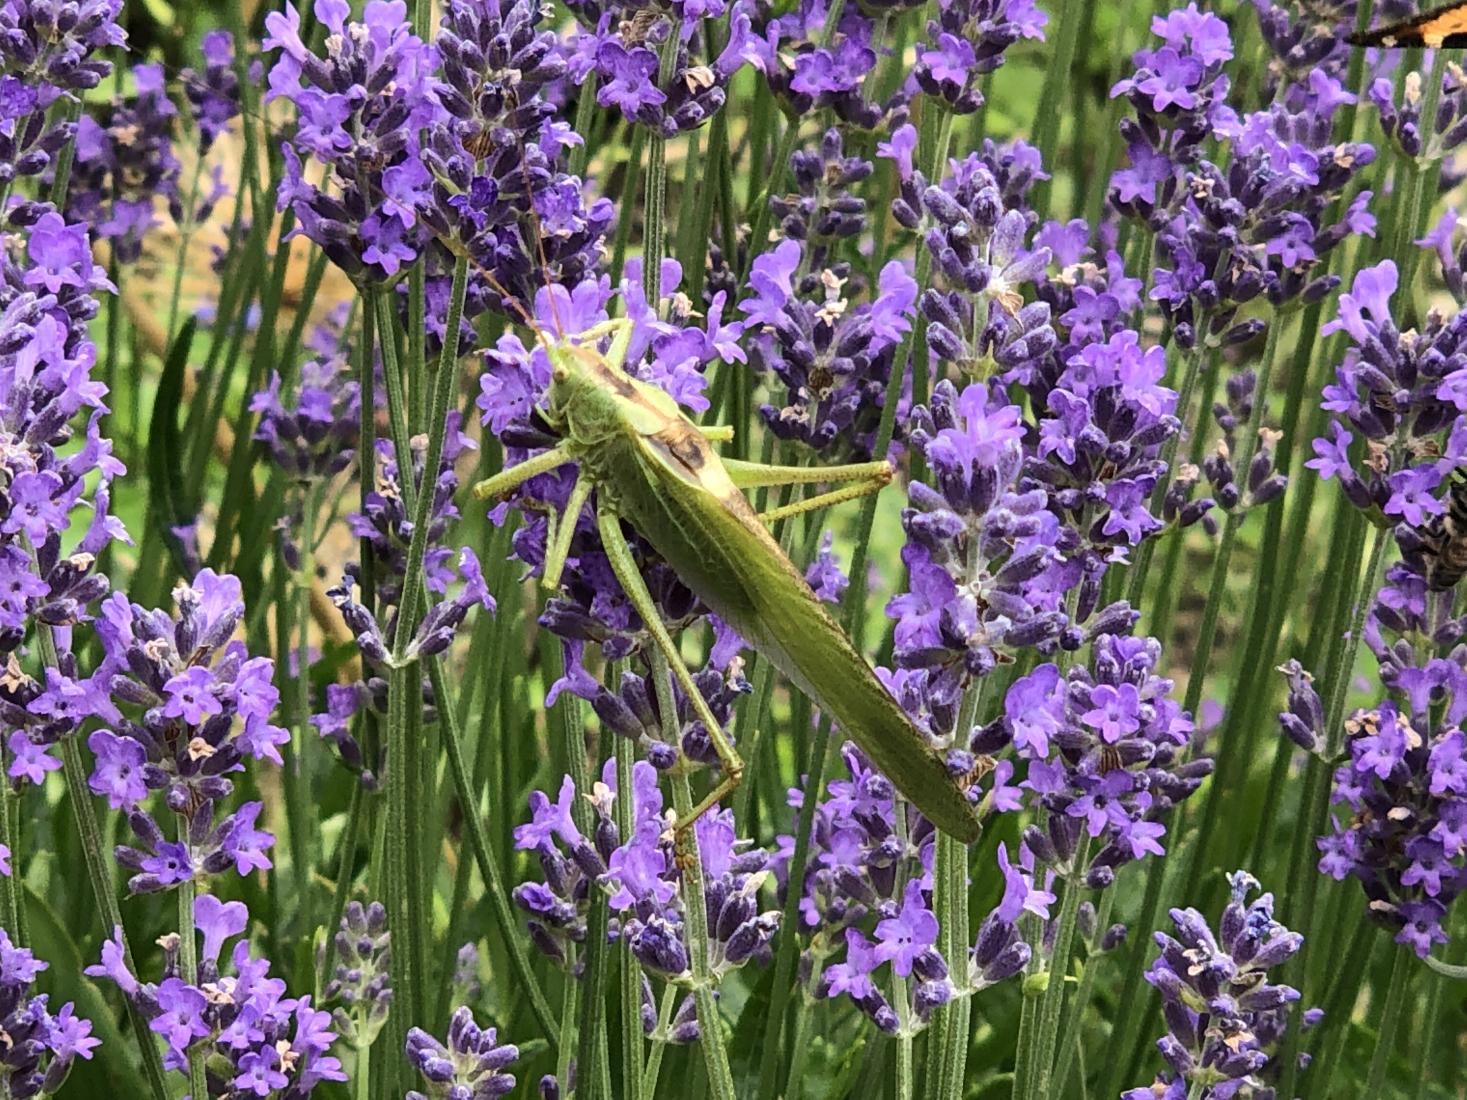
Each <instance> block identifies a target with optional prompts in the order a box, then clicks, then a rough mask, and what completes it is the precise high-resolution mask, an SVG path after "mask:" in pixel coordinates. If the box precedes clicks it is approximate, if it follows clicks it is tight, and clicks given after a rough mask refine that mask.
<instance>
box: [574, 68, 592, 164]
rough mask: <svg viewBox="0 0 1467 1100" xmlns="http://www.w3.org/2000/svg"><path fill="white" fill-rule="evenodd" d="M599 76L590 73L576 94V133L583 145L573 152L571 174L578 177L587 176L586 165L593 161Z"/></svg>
mask: <svg viewBox="0 0 1467 1100" xmlns="http://www.w3.org/2000/svg"><path fill="white" fill-rule="evenodd" d="M597 79H598V78H597V75H596V74H595V73H594V72H593V73H588V74H587V75H586V80H585V83H583V84H582V85H581V87H580V90H579V91H577V92H576V121H575V131H576V133H577V134H579V135H580V136H581V143H580V144H579V145H577V146H576V147H575V148H574V149H572V150H571V157H570V174H571V175H573V176H577V177H582V178H583V177H584V176H585V175H586V165H587V164H588V163H590V160H591V140H590V139H591V134H590V130H591V123H592V121H593V120H594V119H595V118H596V84H597Z"/></svg>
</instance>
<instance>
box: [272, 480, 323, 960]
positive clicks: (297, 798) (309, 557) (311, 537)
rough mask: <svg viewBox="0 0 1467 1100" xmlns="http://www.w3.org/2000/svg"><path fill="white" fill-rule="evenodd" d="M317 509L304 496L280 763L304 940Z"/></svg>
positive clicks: (312, 840)
mask: <svg viewBox="0 0 1467 1100" xmlns="http://www.w3.org/2000/svg"><path fill="white" fill-rule="evenodd" d="M318 507H319V500H318V496H317V494H316V493H315V492H310V493H307V494H306V495H305V500H304V501H302V513H301V541H300V545H299V547H298V552H299V554H300V568H299V569H298V571H297V573H296V593H295V595H296V601H295V605H296V606H295V626H296V631H297V635H296V636H297V642H296V661H297V662H298V664H297V669H296V675H295V689H296V697H295V707H296V720H295V723H294V728H293V729H292V731H291V740H290V757H289V758H288V759H287V760H286V761H285V772H284V777H283V778H284V784H285V797H286V812H287V814H288V816H289V819H290V820H289V828H290V855H291V863H292V864H293V865H294V871H295V884H296V890H297V897H296V904H297V905H299V906H300V917H301V921H300V928H301V932H302V934H303V935H305V936H311V935H313V934H314V932H315V928H316V925H315V921H314V913H313V911H312V910H313V907H312V905H311V895H312V890H311V853H312V852H314V851H316V849H317V846H318V842H317V836H316V814H315V804H314V802H313V801H312V798H311V787H310V780H309V778H308V772H307V769H306V745H307V744H308V743H309V740H310V736H311V655H310V654H311V651H310V642H311V638H310V628H311V582H312V581H313V580H314V578H315V560H316V559H315V554H314V547H315V545H316V543H315V536H316V509H317V508H318ZM281 656H282V659H286V660H288V658H289V654H282V655H281ZM334 932H335V929H332V928H328V929H327V930H326V935H327V937H328V938H330V937H331V936H332V935H333V934H334Z"/></svg>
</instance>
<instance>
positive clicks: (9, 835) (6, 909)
mask: <svg viewBox="0 0 1467 1100" xmlns="http://www.w3.org/2000/svg"><path fill="white" fill-rule="evenodd" d="M6 751H7V750H6V749H5V746H4V745H0V847H3V848H4V849H5V850H6V852H8V853H9V855H10V860H11V868H10V869H11V873H10V874H8V875H0V928H4V929H5V930H6V931H7V932H9V933H10V938H11V940H12V941H14V943H15V946H17V947H24V946H26V937H25V936H24V935H22V928H21V921H20V908H21V905H20V896H21V886H20V883H21V879H22V877H23V876H22V873H21V859H20V856H21V853H20V837H19V836H18V835H17V831H18V830H17V829H14V828H12V825H16V826H18V825H19V823H20V822H19V819H18V818H12V816H11V810H12V808H13V807H14V805H15V804H16V803H17V802H19V801H20V795H19V794H18V793H17V792H16V790H15V788H14V787H13V786H12V785H11V782H10V773H9V771H8V770H7V765H6Z"/></svg>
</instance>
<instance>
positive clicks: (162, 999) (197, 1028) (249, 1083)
mask: <svg viewBox="0 0 1467 1100" xmlns="http://www.w3.org/2000/svg"><path fill="white" fill-rule="evenodd" d="M194 913H195V920H196V922H197V923H198V927H199V930H200V931H201V932H202V933H203V935H204V949H203V951H202V953H201V954H200V956H199V961H198V968H199V972H198V983H197V984H196V985H192V984H189V983H188V982H187V981H185V980H184V979H183V978H182V977H181V976H180V975H179V974H178V973H177V971H178V963H179V960H178V950H179V945H178V943H177V938H176V937H173V938H172V942H169V941H167V940H165V941H163V946H164V967H165V971H166V972H167V976H166V977H164V979H163V980H162V981H161V982H159V983H157V984H154V983H152V982H145V981H141V980H139V979H138V978H137V977H136V976H135V975H133V974H132V973H131V972H129V971H128V970H127V969H126V967H125V966H124V965H123V963H122V950H121V947H120V930H119V934H118V938H116V939H113V940H108V941H107V942H106V943H104V944H103V947H102V961H101V963H100V965H96V966H90V967H88V968H87V970H86V972H87V974H88V975H90V976H92V977H96V978H106V979H108V980H110V981H112V982H114V983H116V985H117V986H118V987H119V988H120V989H121V990H122V992H123V993H124V994H125V995H126V997H127V998H128V1001H129V1004H130V1006H131V1008H132V1009H133V1011H136V1012H138V1013H139V1015H140V1016H141V1018H142V1019H144V1020H146V1021H147V1023H148V1027H149V1028H150V1029H151V1030H152V1031H153V1032H154V1033H155V1034H157V1035H160V1036H162V1037H163V1039H164V1041H165V1042H166V1043H167V1046H168V1049H167V1052H166V1053H165V1054H164V1057H163V1066H164V1069H165V1070H167V1071H170V1072H173V1073H176V1074H178V1075H179V1076H180V1077H186V1076H187V1074H188V1054H189V1053H190V1051H194V1052H197V1053H200V1054H202V1055H203V1056H204V1058H205V1059H206V1061H207V1062H208V1065H209V1075H210V1079H211V1080H214V1081H220V1080H223V1081H226V1082H229V1083H230V1084H231V1085H232V1086H233V1088H234V1090H235V1091H234V1093H232V1094H231V1095H240V1096H260V1097H267V1096H277V1095H290V1096H298V1097H301V1098H302V1100H304V1098H305V1097H308V1096H310V1095H311V1093H312V1091H313V1090H314V1089H315V1087H316V1086H317V1085H318V1084H320V1083H321V1082H323V1081H345V1080H346V1074H344V1073H343V1072H342V1071H341V1063H340V1062H338V1061H337V1059H336V1058H335V1057H334V1056H332V1055H331V1054H330V1048H331V1044H332V1043H333V1042H335V1040H336V1034H335V1032H333V1031H332V1030H331V1016H330V1014H329V1013H326V1012H323V1011H321V1010H319V1009H317V1008H315V1007H313V1006H312V1004H311V998H310V997H309V996H305V997H300V998H296V997H291V996H289V992H288V990H287V987H286V984H285V982H284V981H283V980H281V979H280V978H274V977H271V976H270V964H269V962H268V961H266V960H264V959H257V958H254V957H252V956H251V954H250V950H249V943H248V941H247V940H245V939H239V940H237V941H236V942H235V944H234V948H233V950H232V951H231V952H230V955H229V959H228V962H227V964H226V963H225V962H224V961H222V960H221V958H220V952H221V949H222V945H223V943H224V941H225V940H227V939H230V938H232V937H234V936H237V935H239V934H240V933H241V932H242V931H243V930H244V928H245V927H246V926H247V924H248V913H247V912H246V911H245V907H244V905H243V904H242V903H240V902H228V903H223V904H221V903H219V902H218V901H217V900H215V899H213V898H212V897H210V896H209V895H207V894H203V895H200V896H199V897H198V898H197V899H196V901H195V904H194Z"/></svg>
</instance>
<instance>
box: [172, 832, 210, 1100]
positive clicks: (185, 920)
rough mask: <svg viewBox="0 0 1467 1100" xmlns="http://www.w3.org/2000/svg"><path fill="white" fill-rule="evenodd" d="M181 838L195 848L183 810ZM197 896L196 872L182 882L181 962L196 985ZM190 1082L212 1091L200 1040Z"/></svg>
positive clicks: (194, 1088)
mask: <svg viewBox="0 0 1467 1100" xmlns="http://www.w3.org/2000/svg"><path fill="white" fill-rule="evenodd" d="M178 838H179V840H181V841H183V843H184V844H185V846H187V847H190V848H192V845H191V844H189V841H188V818H187V817H186V816H184V815H182V814H180V815H179V818H178ZM190 859H192V856H191V857H190ZM195 896H196V890H195V881H194V878H193V876H189V877H188V878H186V879H184V880H183V882H181V883H179V884H178V938H179V943H178V965H179V969H180V970H181V971H182V972H183V980H184V981H185V982H187V983H188V984H189V985H192V986H197V985H198V984H199V944H198V940H197V937H196V934H195V932H194V898H195ZM188 1083H189V1089H190V1090H191V1092H190V1095H192V1096H208V1095H209V1091H208V1087H207V1086H206V1084H205V1081H204V1044H202V1043H200V1042H198V1041H197V1040H196V1041H195V1042H194V1043H193V1044H192V1045H191V1046H190V1047H189V1049H188Z"/></svg>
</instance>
